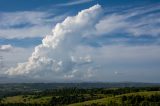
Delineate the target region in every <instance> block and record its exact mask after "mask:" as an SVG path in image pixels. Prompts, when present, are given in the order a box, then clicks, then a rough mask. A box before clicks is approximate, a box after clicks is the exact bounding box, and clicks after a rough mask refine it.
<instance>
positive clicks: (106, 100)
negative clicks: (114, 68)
mask: <svg viewBox="0 0 160 106" xmlns="http://www.w3.org/2000/svg"><path fill="white" fill-rule="evenodd" d="M155 94H160V91H150V92H148V91H147V92H136V93H128V94H122V95H117V96H111V97H107V98H102V99H97V100H90V101H85V102H81V103H74V104H70V105H68V106H84V105H91V104H98V105H101V104H107V103H109V102H111V101H114V102H116V103H120V102H121V97H122V96H124V95H125V96H131V95H141V96H146V97H147V96H151V95H155Z"/></svg>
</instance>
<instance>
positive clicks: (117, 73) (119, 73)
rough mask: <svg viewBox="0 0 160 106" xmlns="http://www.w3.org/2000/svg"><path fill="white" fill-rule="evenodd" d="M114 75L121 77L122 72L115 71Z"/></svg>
mask: <svg viewBox="0 0 160 106" xmlns="http://www.w3.org/2000/svg"><path fill="white" fill-rule="evenodd" d="M114 74H115V75H122V74H123V73H122V72H118V71H115V72H114Z"/></svg>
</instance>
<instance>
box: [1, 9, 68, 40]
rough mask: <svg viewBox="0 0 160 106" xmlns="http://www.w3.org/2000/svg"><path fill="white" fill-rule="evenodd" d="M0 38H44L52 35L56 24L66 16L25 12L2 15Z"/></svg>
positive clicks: (42, 12) (46, 12)
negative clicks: (51, 31)
mask: <svg viewBox="0 0 160 106" xmlns="http://www.w3.org/2000/svg"><path fill="white" fill-rule="evenodd" d="M0 15H1V18H0V23H1V24H0V38H7V39H12V38H18V39H21V38H32V37H43V36H45V35H46V34H48V33H50V30H51V29H52V27H53V26H54V24H55V23H57V22H59V21H61V20H63V19H64V18H65V17H66V14H62V15H56V14H54V13H53V12H48V11H41V12H40V11H23V12H5V13H0Z"/></svg>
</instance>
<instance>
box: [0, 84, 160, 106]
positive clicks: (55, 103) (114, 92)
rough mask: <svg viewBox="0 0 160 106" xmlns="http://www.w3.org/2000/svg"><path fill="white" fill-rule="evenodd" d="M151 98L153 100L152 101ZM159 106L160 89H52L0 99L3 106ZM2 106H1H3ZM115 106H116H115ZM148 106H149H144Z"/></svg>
mask: <svg viewBox="0 0 160 106" xmlns="http://www.w3.org/2000/svg"><path fill="white" fill-rule="evenodd" d="M15 95H16V96H15ZM152 98H153V99H152ZM136 103H139V104H140V105H141V104H145V103H149V104H150V103H155V104H156V105H152V104H151V106H159V104H160V88H159V87H156V88H154V87H153V88H112V89H105V88H104V89H77V88H70V89H53V90H46V91H43V92H29V93H24V94H22V93H19V94H17V93H16V92H15V93H14V95H10V96H9V95H8V96H7V95H6V96H3V97H2V98H0V104H4V105H5V106H10V104H11V105H12V106H15V105H16V104H21V105H19V106H35V104H37V105H41V104H42V105H43V106H113V104H118V105H123V104H134V105H135V106H139V104H136ZM4 105H3V106H4ZM115 106H117V105H115ZM144 106H149V105H144Z"/></svg>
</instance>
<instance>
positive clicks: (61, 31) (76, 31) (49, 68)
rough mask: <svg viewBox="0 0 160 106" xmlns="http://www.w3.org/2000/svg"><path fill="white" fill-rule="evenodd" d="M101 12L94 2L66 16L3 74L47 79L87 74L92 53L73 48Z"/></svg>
mask: <svg viewBox="0 0 160 106" xmlns="http://www.w3.org/2000/svg"><path fill="white" fill-rule="evenodd" d="M101 14H102V9H101V6H100V5H98V4H97V5H94V6H93V7H91V8H89V9H85V10H83V11H81V12H79V13H78V14H77V15H76V16H72V17H67V18H66V19H65V20H64V21H63V22H62V23H58V24H57V25H56V26H55V28H54V29H53V34H52V35H47V36H46V37H45V38H44V39H43V40H42V44H40V45H38V46H36V47H35V51H34V52H33V53H32V55H31V57H30V58H29V59H28V61H27V62H25V63H19V64H18V66H17V67H13V68H10V69H9V70H7V71H6V74H8V75H27V76H34V77H42V76H43V77H44V78H45V77H47V78H50V79H54V78H55V79H57V78H59V79H61V78H73V77H79V76H81V77H91V76H92V72H91V70H92V67H90V65H89V64H92V57H91V56H90V55H89V54H84V53H83V52H82V53H77V52H76V50H77V49H78V48H80V47H81V46H82V43H81V41H82V40H83V39H85V37H86V36H88V35H90V33H91V32H94V30H95V25H96V24H97V23H98V20H99V18H100V17H101ZM53 76H54V77H53Z"/></svg>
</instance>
